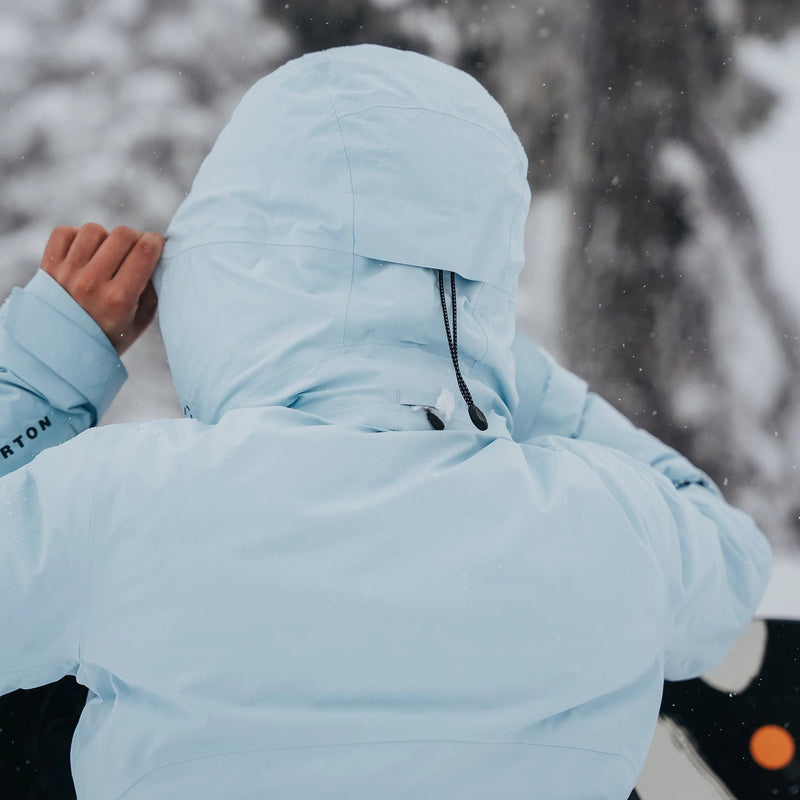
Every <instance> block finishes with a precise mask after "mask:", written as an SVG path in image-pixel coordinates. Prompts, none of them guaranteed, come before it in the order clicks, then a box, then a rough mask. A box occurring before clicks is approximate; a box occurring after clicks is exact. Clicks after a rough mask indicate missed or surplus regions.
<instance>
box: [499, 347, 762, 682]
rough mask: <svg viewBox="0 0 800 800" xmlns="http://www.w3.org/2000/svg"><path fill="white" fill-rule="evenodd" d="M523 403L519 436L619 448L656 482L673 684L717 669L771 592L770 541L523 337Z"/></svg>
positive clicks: (668, 672)
mask: <svg viewBox="0 0 800 800" xmlns="http://www.w3.org/2000/svg"><path fill="white" fill-rule="evenodd" d="M514 359H515V365H516V371H517V375H516V383H517V392H518V394H519V404H518V408H517V409H516V413H515V416H514V438H515V439H516V441H518V442H521V443H524V442H535V441H536V440H537V439H538V438H541V437H547V436H549V435H555V436H564V437H568V438H570V439H579V440H581V441H584V442H592V443H594V444H596V445H599V446H602V447H604V448H610V450H613V451H617V452H619V453H623V454H624V455H625V457H626V458H629V459H633V462H634V463H638V464H640V465H641V469H642V470H643V472H645V473H648V474H650V476H651V478H653V479H654V485H655V486H656V487H657V489H658V491H659V495H660V499H657V500H652V499H651V504H650V505H651V507H652V514H651V516H652V517H653V519H656V518H658V519H663V517H664V514H663V512H664V510H668V512H669V513H668V515H667V518H668V520H669V524H668V525H667V526H665V527H664V528H663V530H662V537H663V543H664V546H665V547H664V552H666V553H667V554H668V555H667V556H665V557H664V558H663V559H662V563H661V568H662V570H663V571H664V575H665V578H666V584H667V587H668V595H669V608H670V623H669V626H668V630H667V631H666V632H665V637H664V672H665V677H666V678H667V680H684V679H686V678H693V677H696V676H698V675H701V674H703V673H704V672H706V671H708V670H709V669H711V668H713V667H715V666H717V665H718V664H719V663H720V662H721V661H722V659H723V658H724V657H725V655H726V653H727V652H728V650H729V649H730V647H731V646H732V645H733V643H734V641H735V640H736V638H737V637H738V636H739V635H740V633H741V632H742V631H743V630H744V628H745V627H747V625H748V624H749V622H750V620H751V618H752V615H753V614H754V612H755V610H756V608H757V605H758V602H759V601H760V599H761V597H762V595H763V594H764V590H765V589H766V585H767V581H768V579H769V574H770V569H771V565H772V551H771V548H770V545H769V543H768V541H767V539H766V538H765V536H764V535H763V534H762V533H761V531H760V530H759V529H758V527H757V526H756V524H755V522H754V521H753V520H752V519H751V518H750V517H749V516H748V515H747V514H745V513H743V512H742V511H740V510H738V509H737V508H734V507H733V506H731V505H729V504H728V503H727V502H726V501H725V498H724V497H723V495H722V492H721V491H720V489H719V487H718V486H717V485H716V484H715V483H714V482H713V481H712V480H711V478H710V477H709V476H708V475H706V474H705V473H704V472H703V471H701V470H700V469H698V468H697V467H696V466H695V465H694V464H692V463H691V462H690V461H689V460H688V459H687V458H685V457H684V456H683V455H681V454H680V453H679V452H678V451H677V450H675V449H673V448H672V447H669V446H667V445H666V444H664V443H663V442H662V441H660V440H659V439H657V438H656V437H655V436H653V435H652V434H650V433H648V432H647V431H645V430H643V429H641V428H637V427H636V426H635V425H633V424H632V423H631V422H630V420H628V419H627V417H625V416H624V415H623V414H621V413H620V412H619V411H617V410H616V409H615V408H614V407H613V406H611V405H610V404H609V403H608V402H606V401H605V400H604V399H603V398H601V397H599V396H598V395H597V394H595V393H593V392H590V391H588V388H587V385H586V382H585V381H583V380H582V379H581V378H579V377H578V376H577V375H574V374H573V373H572V372H570V371H569V370H567V369H565V368H564V367H562V366H561V365H559V364H558V363H557V362H556V361H555V359H553V358H552V356H550V355H549V354H547V353H546V352H545V351H544V350H542V349H541V348H539V347H537V346H536V345H534V344H533V343H531V342H530V341H529V340H528V339H527V338H525V337H524V336H523V335H522V334H518V335H517V338H516V339H515V341H514Z"/></svg>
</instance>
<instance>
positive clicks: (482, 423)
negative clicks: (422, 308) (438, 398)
mask: <svg viewBox="0 0 800 800" xmlns="http://www.w3.org/2000/svg"><path fill="white" fill-rule="evenodd" d="M450 292H451V297H452V304H453V333H452V335H451V333H450V321H449V319H448V317H447V300H446V299H445V294H444V271H443V270H441V269H440V270H439V294H440V296H441V300H442V316H443V317H444V329H445V331H446V333H447V344H448V345H449V346H450V358H451V359H452V360H453V367H454V368H455V371H456V380H457V381H458V388H459V391H460V392H461V396H462V397H463V398H464V402H465V403H466V404H467V410H468V411H469V418H470V419H471V420H472V424H473V425H474V426H475V427H476V428H477V429H478V430H479V431H485V430H486V429H487V428H488V427H489V423H488V422H487V421H486V417H485V416H484V413H483V411H481V410H480V409H479V408H478V406H476V405H475V402H474V401H473V399H472V394H471V393H470V391H469V389H468V388H467V382H466V381H465V380H464V376H463V375H462V374H461V369H460V367H459V366H458V317H457V311H456V308H457V302H456V276H455V274H454V273H452V272H451V273H450ZM431 424H433V423H431ZM433 427H437V426H436V425H433ZM442 427H444V426H442Z"/></svg>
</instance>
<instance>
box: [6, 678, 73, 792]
mask: <svg viewBox="0 0 800 800" xmlns="http://www.w3.org/2000/svg"><path fill="white" fill-rule="evenodd" d="M86 697H87V689H86V687H85V686H81V685H80V684H78V683H76V681H75V679H74V678H73V677H72V676H68V677H66V678H62V679H61V680H60V681H58V682H57V683H51V684H49V685H47V686H41V687H39V688H37V689H27V690H23V689H21V690H19V691H16V692H12V693H11V694H7V695H4V696H3V697H0V797H2V798H3V799H4V800H5V799H6V798H8V800H75V786H74V784H73V782H72V771H71V768H70V747H71V744H72V736H73V733H74V732H75V726H76V725H77V724H78V719H79V717H80V715H81V711H82V710H83V707H84V706H85V705H86Z"/></svg>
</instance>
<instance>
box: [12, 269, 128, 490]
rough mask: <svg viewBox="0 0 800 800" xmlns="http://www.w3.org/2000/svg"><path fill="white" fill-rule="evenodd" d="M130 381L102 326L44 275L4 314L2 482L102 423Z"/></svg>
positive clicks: (18, 294) (39, 274)
mask: <svg viewBox="0 0 800 800" xmlns="http://www.w3.org/2000/svg"><path fill="white" fill-rule="evenodd" d="M126 378H127V372H126V371H125V367H123V365H122V362H121V361H120V360H119V358H118V356H117V353H116V351H115V350H114V347H113V346H112V344H111V342H110V341H109V340H108V338H107V337H106V335H105V334H104V333H103V331H102V330H101V329H100V327H99V326H98V325H97V323H96V322H95V321H94V320H93V319H92V318H91V317H90V316H89V314H87V313H86V312H85V311H84V310H83V309H82V308H81V307H80V306H79V305H78V304H77V303H76V302H75V301H74V300H73V299H72V297H70V295H69V294H68V293H67V292H66V291H65V290H64V289H63V288H62V287H61V286H60V285H59V284H58V283H57V282H56V281H55V280H54V279H53V278H51V277H50V276H49V275H48V274H47V273H46V272H43V271H42V270H39V271H38V272H37V273H36V275H35V276H34V277H33V279H32V280H31V281H30V283H28V285H27V286H26V287H25V288H24V289H14V290H13V291H12V293H11V295H10V297H9V298H8V299H7V300H6V302H5V303H4V304H3V306H2V307H1V308H0V476H2V475H6V474H8V473H9V472H12V471H13V470H15V469H18V468H19V467H21V466H23V465H24V464H27V463H28V462H30V461H31V460H32V459H33V458H34V456H36V455H37V454H38V453H40V452H41V451H42V450H45V449H46V448H48V447H52V446H53V445H56V444H61V443H62V442H65V441H67V440H68V439H71V438H72V437H73V436H75V435H76V434H78V433H80V432H81V431H83V430H85V429H87V428H89V427H92V426H94V425H96V424H97V422H98V420H99V419H100V418H101V417H102V415H103V414H104V413H105V411H106V409H107V408H108V406H109V405H110V404H111V401H112V400H113V399H114V396H115V395H116V394H117V392H118V391H119V389H120V387H121V386H122V384H123V383H124V382H125V379H126Z"/></svg>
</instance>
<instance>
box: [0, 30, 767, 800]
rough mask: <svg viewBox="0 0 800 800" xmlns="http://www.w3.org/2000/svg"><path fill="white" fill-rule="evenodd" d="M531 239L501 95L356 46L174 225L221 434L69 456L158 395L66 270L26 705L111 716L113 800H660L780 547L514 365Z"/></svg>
mask: <svg viewBox="0 0 800 800" xmlns="http://www.w3.org/2000/svg"><path fill="white" fill-rule="evenodd" d="M528 204H529V190H528V183H527V166H526V161H525V156H524V153H523V150H522V148H521V146H520V144H519V142H518V140H517V138H516V136H515V135H514V133H513V131H512V130H511V127H510V125H509V123H508V120H507V119H506V116H505V114H504V113H503V111H502V109H501V108H500V107H499V106H498V105H497V104H496V102H495V101H494V100H492V98H491V97H490V96H489V95H488V94H487V93H486V92H485V91H484V90H483V89H482V88H481V87H480V86H479V85H478V84H477V83H476V82H475V81H473V80H472V79H471V78H469V77H468V76H466V75H465V74H463V73H461V72H459V71H457V70H455V69H453V68H450V67H448V66H445V65H443V64H440V63H438V62H436V61H433V60H431V59H428V58H425V57H423V56H421V55H417V54H414V53H408V52H401V51H395V50H390V49H386V48H381V47H376V46H370V45H364V46H359V47H353V48H340V49H334V50H330V51H325V52H322V53H316V54H311V55H307V56H304V57H303V58H301V59H298V60H296V61H293V62H290V63H289V64H287V65H285V66H284V67H282V68H281V69H279V70H277V71H276V72H275V73H273V74H272V75H270V76H269V77H267V78H265V79H264V80H263V81H261V82H259V83H258V84H256V85H255V86H254V87H253V88H252V89H251V90H250V92H248V94H247V95H246V96H245V98H244V99H243V101H242V103H241V104H240V106H239V107H238V108H237V110H236V111H235V113H234V115H233V118H232V120H231V122H230V124H229V125H228V127H227V128H226V129H225V130H224V131H223V133H222V134H221V136H220V138H219V140H218V142H217V144H216V146H215V147H214V149H213V150H212V152H211V154H210V155H209V156H208V158H207V159H206V161H205V163H204V164H203V167H202V168H201V170H200V172H199V174H198V177H197V180H196V181H195V184H194V186H193V188H192V191H191V192H190V194H189V195H188V197H187V198H186V201H185V202H184V203H183V205H182V206H181V208H180V209H179V210H178V212H177V214H176V216H175V218H174V220H173V222H172V224H171V226H170V228H169V231H168V241H167V245H166V249H165V253H164V258H163V260H162V263H161V265H160V266H159V269H158V273H157V281H156V282H157V288H158V291H159V299H160V322H161V327H162V331H163V334H164V339H165V343H166V346H167V352H168V355H169V359H170V367H171V369H172V372H173V376H174V380H175V385H176V387H177V390H178V393H179V395H180V397H181V401H182V403H183V405H184V408H185V413H186V415H187V417H192V418H187V419H183V420H161V421H155V422H151V423H145V424H130V425H119V426H109V427H105V428H96V429H92V430H86V431H85V432H83V433H81V435H79V436H77V437H75V438H74V439H72V441H69V442H67V443H65V444H61V445H60V446H58V447H52V446H50V445H53V444H57V443H59V442H62V441H64V440H66V439H68V438H70V436H71V435H72V434H74V433H75V432H77V431H80V430H83V429H85V428H87V427H89V426H91V425H93V424H94V422H95V420H96V419H97V417H98V416H99V415H100V414H101V412H102V408H103V405H104V403H105V402H106V400H107V399H108V398H109V397H110V396H113V392H114V391H115V387H116V386H117V385H118V383H119V380H120V376H121V373H120V369H121V367H120V366H119V365H118V362H117V361H116V360H115V357H114V354H113V350H112V351H111V352H109V350H108V348H106V350H105V351H103V342H102V334H101V335H100V337H98V335H97V334H98V332H99V329H98V328H97V327H96V326H93V324H92V322H91V320H88V319H87V317H86V315H85V314H84V312H82V311H81V310H80V309H79V308H77V306H76V305H75V304H74V303H73V302H72V301H71V300H70V298H69V297H68V295H66V293H65V292H63V290H61V289H60V287H58V286H57V285H56V284H55V283H54V282H53V281H52V280H51V279H49V278H48V277H47V276H46V275H44V274H43V273H39V275H37V277H36V279H34V281H33V282H32V284H31V285H29V287H27V288H26V289H25V290H19V291H17V292H15V294H14V295H13V296H12V297H11V298H10V300H9V302H8V304H7V305H6V306H5V308H4V311H3V316H2V328H0V364H2V368H3V370H2V372H0V402H2V403H3V404H4V405H3V412H4V413H3V421H2V428H1V429H0V447H6V448H8V449H7V450H5V451H4V455H3V457H2V458H0V465H3V466H4V467H5V469H6V471H7V472H8V474H7V475H6V476H5V477H4V478H3V479H2V480H1V481H0V507H1V508H2V510H3V516H2V522H1V523H0V585H2V587H3V604H2V606H1V607H0V640H2V642H3V647H2V649H0V692H3V693H5V692H10V691H13V690H14V689H16V688H20V687H23V688H28V687H33V686H37V685H43V684H46V683H48V682H51V681H55V680H57V679H59V678H60V677H62V676H63V675H67V674H73V675H75V676H76V677H77V680H78V681H79V682H80V683H82V684H83V685H85V686H87V687H88V688H89V699H88V701H87V704H86V707H85V709H84V711H83V714H82V716H81V719H80V722H79V725H78V728H77V730H76V733H75V737H74V740H73V746H72V769H73V775H74V779H75V785H76V789H77V793H78V797H79V799H80V800H109V798H115V799H116V800H122V799H123V798H124V800H145V798H147V799H148V800H153V799H154V798H164V797H192V798H196V799H197V800H206V799H207V800H212V799H214V800H216V799H218V798H229V797H236V798H238V799H239V800H256V798H258V800H263V798H265V797H280V798H289V797H291V798H293V799H298V800H299V799H300V798H304V799H307V800H312V799H315V798H331V797H348V798H386V799H389V798H397V800H399V799H400V798H406V799H407V798H409V797H435V798H437V800H447V798H459V800H465V799H467V798H474V799H475V800H478V798H481V799H482V800H483V799H485V798H487V797H503V798H506V799H507V800H513V798H542V799H543V800H545V799H546V800H559V799H563V800H581V798H586V799H587V800H588V799H589V798H592V800H597V799H598V798H607V799H608V800H612V799H613V800H619V798H623V797H627V794H628V792H629V791H630V789H631V787H632V786H633V785H634V781H635V778H636V776H637V774H638V772H639V770H640V769H641V768H642V765H643V762H644V759H645V755H646V753H647V749H648V745H649V741H650V738H651V736H652V733H653V731H654V727H655V722H656V717H657V714H658V708H659V703H660V698H661V689H662V682H663V680H664V678H665V677H666V678H670V679H681V678H689V677H692V676H696V675H699V674H701V673H702V672H704V671H705V670H707V669H709V668H711V667H713V666H715V665H716V664H718V663H719V662H720V661H721V660H722V659H723V657H724V656H725V654H726V653H727V651H728V649H729V648H730V646H731V644H732V643H733V641H734V640H735V639H736V637H737V636H738V634H739V633H740V632H741V631H742V630H743V629H744V628H745V627H746V625H747V624H748V622H749V621H750V618H751V616H752V614H753V612H754V609H755V608H756V606H757V603H758V601H759V599H760V597H761V594H762V593H763V591H764V588H765V584H766V581H767V577H768V573H769V567H770V549H769V546H768V545H767V543H766V540H765V539H764V537H763V536H762V534H761V533H760V532H759V531H758V530H757V528H756V527H755V525H754V524H753V521H752V520H751V519H750V518H749V517H747V516H746V515H745V514H743V513H741V512H740V511H737V510H735V509H733V508H731V507H730V506H729V505H727V504H726V502H725V501H724V499H723V498H722V495H721V494H720V492H719V490H718V488H717V487H716V486H715V485H714V484H713V483H712V482H711V480H710V479H709V478H708V477H707V476H706V475H704V474H703V473H702V472H700V471H699V470H697V469H695V468H694V467H693V466H692V465H691V464H689V462H688V461H686V460H685V459H684V458H683V457H682V456H680V455H679V454H678V453H676V452H675V451H674V450H671V449H670V448H667V447H665V446H664V445H663V444H661V443H660V442H658V441H657V440H656V439H654V438H653V437H652V436H650V435H648V434H647V433H645V432H643V431H641V430H638V429H636V428H635V427H634V426H632V425H631V424H630V423H629V422H628V421H627V420H625V419H624V418H623V417H622V416H620V415H619V414H618V413H617V412H616V411H614V410H613V409H612V408H611V406H609V405H608V404H607V403H605V401H603V400H601V399H600V398H598V397H597V396H595V395H593V394H592V393H590V392H587V387H586V384H585V383H583V381H581V380H580V379H579V378H577V377H576V376H574V375H572V374H571V373H569V372H568V371H567V370H565V369H563V368H562V367H560V366H559V365H558V364H556V363H555V362H554V361H553V359H552V358H550V357H549V356H548V355H547V354H546V353H545V352H544V351H542V350H541V349H540V348H538V347H536V346H535V345H533V344H532V343H531V342H529V341H528V340H526V339H525V338H524V337H522V336H521V335H519V334H516V335H515V328H514V295H515V288H516V282H517V276H518V273H519V270H520V268H521V266H522V261H523V251H522V241H523V224H524V220H525V217H526V213H527V210H528ZM439 269H443V270H447V271H453V272H454V273H455V274H456V283H457V291H458V349H459V354H460V357H461V365H462V370H463V373H464V377H465V379H466V381H467V384H468V386H469V388H470V390H471V391H472V393H473V395H474V397H475V401H476V402H477V404H478V405H479V406H480V407H481V408H482V409H483V411H484V413H485V414H486V416H487V419H488V423H489V425H488V430H487V431H486V432H480V431H478V430H477V429H476V428H475V427H474V425H473V424H472V423H471V422H470V420H469V418H468V416H467V410H466V405H465V404H464V403H463V402H462V400H461V398H460V395H459V393H458V388H457V385H456V381H455V375H454V370H453V366H452V363H451V361H450V354H449V351H448V346H447V341H446V337H445V332H444V324H443V321H442V312H441V306H440V301H439V292H438V273H437V270H439ZM20 304H25V307H26V309H28V310H27V311H26V312H25V318H24V319H23V315H20V314H19V313H18V311H19V306H20ZM30 315H33V316H31V317H30V320H31V323H30V324H28V321H29V320H28V317H29V316H30ZM34 318H35V325H33V324H32V321H34ZM31 330H33V331H41V333H40V334H39V335H34V334H33V333H31ZM58 332H68V333H69V334H70V335H72V336H74V337H78V338H77V340H76V341H78V342H79V341H80V339H81V337H83V341H84V346H83V347H82V348H79V349H78V350H75V349H74V348H71V349H69V350H68V351H56V350H55V349H54V345H53V343H52V342H51V341H50V340H51V338H52V337H53V335H55V334H56V333H58ZM64 335H66V333H64ZM84 352H85V353H89V354H90V355H87V356H84V355H83V354H84ZM59 359H60V361H59ZM448 393H449V394H448ZM448 397H451V398H454V403H453V402H449V401H446V400H447V398H448ZM442 398H445V399H444V400H443V399H442ZM437 404H438V407H439V409H440V411H441V413H442V414H443V415H444V416H445V417H447V424H446V428H445V430H443V431H436V430H433V429H432V427H431V425H430V423H429V422H428V419H427V417H426V414H425V412H424V408H423V407H424V406H437ZM30 429H32V430H33V432H34V435H33V436H28V434H27V433H26V431H28V430H30ZM17 437H18V438H17ZM18 441H19V442H21V443H22V444H21V445H19V444H18ZM39 450H41V451H42V452H41V453H40V454H39V455H38V456H37V457H36V458H35V459H34V460H33V461H32V462H30V463H28V461H29V459H30V457H31V456H32V455H34V454H35V453H36V452H37V451H39Z"/></svg>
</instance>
